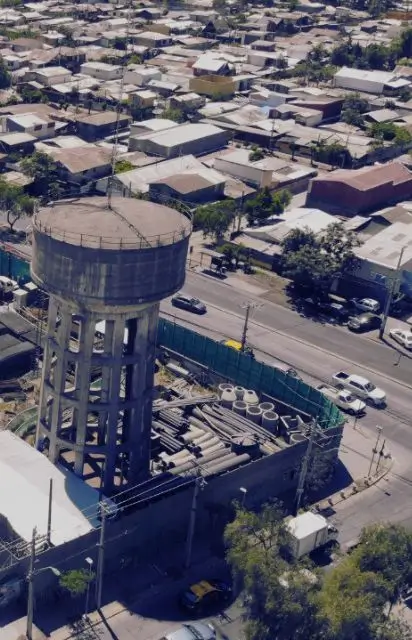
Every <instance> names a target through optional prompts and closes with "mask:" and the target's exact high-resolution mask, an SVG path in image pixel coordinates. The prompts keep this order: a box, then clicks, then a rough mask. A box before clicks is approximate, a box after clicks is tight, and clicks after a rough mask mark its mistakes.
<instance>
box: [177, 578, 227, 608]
mask: <svg viewBox="0 0 412 640" xmlns="http://www.w3.org/2000/svg"><path fill="white" fill-rule="evenodd" d="M231 594H232V587H231V586H230V585H229V584H228V583H227V582H225V581H224V580H217V579H213V580H202V581H201V582H197V583H196V584H192V585H191V586H190V587H189V588H188V589H186V590H185V591H184V592H183V593H182V594H181V595H180V598H179V601H180V604H181V605H182V607H184V608H185V609H189V610H190V611H204V610H206V609H210V608H212V607H215V606H217V605H223V604H225V603H226V602H228V600H229V599H230V596H231Z"/></svg>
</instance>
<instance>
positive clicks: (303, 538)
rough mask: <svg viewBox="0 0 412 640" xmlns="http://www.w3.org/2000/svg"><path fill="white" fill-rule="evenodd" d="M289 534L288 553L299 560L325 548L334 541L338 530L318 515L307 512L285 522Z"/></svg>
mask: <svg viewBox="0 0 412 640" xmlns="http://www.w3.org/2000/svg"><path fill="white" fill-rule="evenodd" d="M286 528H287V530H288V532H289V534H290V543H289V546H290V548H289V551H290V553H291V555H292V556H293V557H294V558H295V559H298V558H301V557H302V556H305V555H307V554H309V553H311V552H312V551H315V550H316V549H320V548H322V547H326V546H327V545H329V544H331V543H332V542H334V541H336V539H337V537H338V530H337V529H336V527H334V526H333V525H331V524H330V523H329V522H328V521H327V520H326V518H324V517H323V516H322V515H320V514H319V513H312V511H307V512H306V513H302V514H301V515H298V516H296V517H295V518H290V519H289V520H287V522H286Z"/></svg>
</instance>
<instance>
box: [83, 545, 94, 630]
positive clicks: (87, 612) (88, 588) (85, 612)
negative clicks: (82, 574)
mask: <svg viewBox="0 0 412 640" xmlns="http://www.w3.org/2000/svg"><path fill="white" fill-rule="evenodd" d="M85 562H86V564H87V565H88V567H89V573H88V579H87V589H86V604H85V607H84V619H85V620H87V618H88V615H89V599H90V583H91V581H92V568H93V560H92V558H89V557H87V558H86V559H85Z"/></svg>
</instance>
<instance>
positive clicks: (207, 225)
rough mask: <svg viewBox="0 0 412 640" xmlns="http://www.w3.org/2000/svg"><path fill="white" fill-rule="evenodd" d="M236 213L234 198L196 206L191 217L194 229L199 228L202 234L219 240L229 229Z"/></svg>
mask: <svg viewBox="0 0 412 640" xmlns="http://www.w3.org/2000/svg"><path fill="white" fill-rule="evenodd" d="M235 215H236V205H235V202H234V200H224V201H222V202H219V203H217V204H209V205H204V206H202V207H198V208H197V209H196V211H195V214H194V217H193V228H194V230H195V231H196V230H198V229H201V230H202V231H203V236H204V237H205V238H206V237H207V236H212V237H214V238H215V240H216V241H219V240H220V238H222V236H224V234H225V233H226V231H227V230H228V229H229V227H230V225H231V224H232V222H233V219H234V217H235Z"/></svg>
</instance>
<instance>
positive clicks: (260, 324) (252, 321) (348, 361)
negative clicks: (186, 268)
mask: <svg viewBox="0 0 412 640" xmlns="http://www.w3.org/2000/svg"><path fill="white" fill-rule="evenodd" d="M194 273H196V275H200V276H203V277H204V278H209V279H212V280H213V278H212V277H211V276H208V275H207V274H204V273H198V272H197V271H196V272H194ZM221 284H224V285H225V286H226V287H230V288H231V287H232V285H230V284H228V283H226V282H222V283H221ZM207 304H208V306H209V307H212V308H213V309H217V310H219V311H224V312H225V313H228V314H229V315H232V316H235V317H237V318H242V316H241V314H238V313H236V312H235V311H230V310H228V309H222V308H221V307H218V306H216V305H214V304H213V303H211V302H208V303H207ZM270 304H273V305H274V306H275V307H281V305H277V304H276V303H274V302H271V303H270ZM281 308H282V309H284V308H285V307H281ZM289 311H291V310H290V309H289ZM169 315H171V314H169ZM189 324H193V325H194V326H198V327H201V326H202V325H198V324H196V323H194V322H193V323H190V322H189ZM250 324H251V325H255V326H257V327H260V328H261V329H265V330H266V331H271V332H273V333H277V334H278V335H280V336H283V337H285V338H293V339H294V340H295V341H296V342H298V343H299V344H304V345H307V346H310V347H314V348H315V349H318V350H319V351H321V352H322V353H324V354H327V355H329V356H330V355H333V356H336V357H337V358H339V359H340V360H343V361H344V362H347V363H348V364H352V365H357V366H362V369H365V371H370V372H371V373H373V375H376V376H381V377H382V378H385V379H386V380H390V381H391V382H395V383H396V384H399V385H400V386H402V387H404V388H405V389H409V390H412V385H409V384H407V383H406V382H403V381H402V380H399V379H398V378H393V377H392V376H389V375H388V374H386V373H382V372H381V371H377V370H376V369H373V368H372V367H368V366H366V365H363V364H362V365H359V363H356V362H353V361H352V360H349V359H348V358H345V356H341V355H340V354H338V353H335V352H332V351H327V349H324V348H323V347H319V346H318V345H317V344H314V343H313V342H308V341H306V340H303V339H302V338H297V337H295V336H293V335H290V334H289V333H286V332H285V331H282V330H281V329H275V328H273V327H268V326H267V325H265V324H262V323H261V322H256V321H255V320H250ZM216 333H220V332H218V331H217V332H216ZM376 344H380V342H377V343H376ZM252 346H253V345H252ZM257 351H261V353H266V354H267V355H270V356H272V357H273V358H276V356H273V355H272V354H271V353H267V352H266V351H262V349H257ZM281 362H284V363H285V364H288V365H290V364H291V363H289V362H285V361H284V360H281ZM291 366H294V365H291ZM302 371H303V370H302ZM303 373H306V374H307V375H311V374H310V373H308V372H307V371H303Z"/></svg>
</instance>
